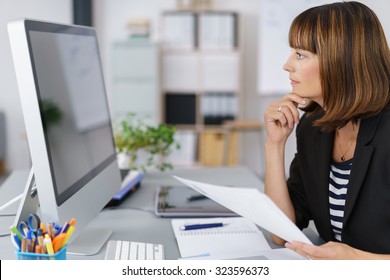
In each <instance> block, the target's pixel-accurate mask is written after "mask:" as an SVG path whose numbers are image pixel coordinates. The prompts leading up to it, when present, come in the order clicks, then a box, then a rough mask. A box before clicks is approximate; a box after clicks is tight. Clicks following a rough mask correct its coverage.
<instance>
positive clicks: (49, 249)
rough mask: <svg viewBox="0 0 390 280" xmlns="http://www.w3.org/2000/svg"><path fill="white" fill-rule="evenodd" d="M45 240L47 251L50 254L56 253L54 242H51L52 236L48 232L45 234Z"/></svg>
mask: <svg viewBox="0 0 390 280" xmlns="http://www.w3.org/2000/svg"><path fill="white" fill-rule="evenodd" d="M44 242H45V246H46V250H47V253H48V254H50V255H52V254H54V249H53V244H52V243H51V238H50V236H49V234H47V233H46V234H45V240H44Z"/></svg>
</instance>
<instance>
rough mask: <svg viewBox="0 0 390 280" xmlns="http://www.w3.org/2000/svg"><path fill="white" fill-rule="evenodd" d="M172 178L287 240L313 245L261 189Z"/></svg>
mask: <svg viewBox="0 0 390 280" xmlns="http://www.w3.org/2000/svg"><path fill="white" fill-rule="evenodd" d="M173 177H174V178H175V179H177V180H179V181H180V182H182V183H184V184H185V185H187V186H189V187H191V188H192V189H194V190H196V191H198V192H199V193H201V194H203V195H205V196H207V197H208V198H210V199H212V200H214V201H216V202H218V203H219V204H221V205H223V206H225V207H226V208H229V209H230V210H232V211H234V212H236V213H237V214H238V215H240V216H242V217H245V218H247V219H249V220H251V221H252V222H254V223H255V224H257V225H258V226H260V227H262V228H263V229H265V230H267V231H269V232H272V233H273V234H275V235H277V236H279V237H280V238H283V239H284V240H286V241H289V242H291V241H293V240H296V241H302V242H305V243H308V244H312V242H311V241H310V240H309V239H308V238H307V236H306V235H305V234H304V233H303V232H302V231H301V230H300V229H299V228H298V227H297V226H296V225H295V224H294V223H293V222H292V221H291V220H290V219H289V218H288V217H287V216H286V215H285V214H284V213H283V212H282V210H280V209H279V208H278V207H277V206H276V204H275V203H274V202H273V201H272V200H271V199H270V198H269V197H268V196H267V195H265V194H264V193H262V192H260V191H259V190H258V189H255V188H235V187H226V186H218V185H211V184H206V183H201V182H197V181H192V180H188V179H184V178H180V177H177V176H173Z"/></svg>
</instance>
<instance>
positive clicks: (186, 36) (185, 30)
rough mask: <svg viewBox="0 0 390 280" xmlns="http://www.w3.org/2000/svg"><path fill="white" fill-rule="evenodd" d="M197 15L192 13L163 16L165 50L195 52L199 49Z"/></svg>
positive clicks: (173, 12) (174, 12)
mask: <svg viewBox="0 0 390 280" xmlns="http://www.w3.org/2000/svg"><path fill="white" fill-rule="evenodd" d="M197 25H198V24H197V15H196V14H195V13H192V12H178V11H172V12H166V13H164V14H163V29H164V44H163V46H164V48H166V49H183V50H193V49H195V48H197V45H198V44H197V33H198V32H197Z"/></svg>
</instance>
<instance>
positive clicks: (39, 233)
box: [37, 229, 47, 254]
mask: <svg viewBox="0 0 390 280" xmlns="http://www.w3.org/2000/svg"><path fill="white" fill-rule="evenodd" d="M37 235H38V237H37V238H38V244H39V246H40V247H41V252H42V253H43V254H46V253H47V250H46V246H45V242H44V239H43V232H42V230H41V229H38V232H37Z"/></svg>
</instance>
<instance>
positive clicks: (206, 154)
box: [199, 130, 239, 166]
mask: <svg viewBox="0 0 390 280" xmlns="http://www.w3.org/2000/svg"><path fill="white" fill-rule="evenodd" d="M199 137H200V138H199V162H200V164H202V165H204V166H221V165H223V164H224V159H225V155H224V152H225V151H226V150H225V145H227V142H226V134H225V132H223V131H217V130H215V131H214V130H207V131H204V132H202V133H201V134H200V136H199ZM229 142H230V143H229V151H228V155H226V156H227V164H228V165H230V166H232V165H237V164H238V161H239V156H238V149H237V147H238V133H237V132H233V133H232V134H231V135H230V141H229Z"/></svg>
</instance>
